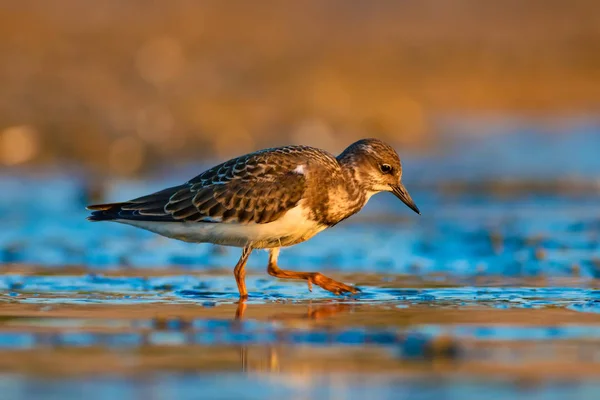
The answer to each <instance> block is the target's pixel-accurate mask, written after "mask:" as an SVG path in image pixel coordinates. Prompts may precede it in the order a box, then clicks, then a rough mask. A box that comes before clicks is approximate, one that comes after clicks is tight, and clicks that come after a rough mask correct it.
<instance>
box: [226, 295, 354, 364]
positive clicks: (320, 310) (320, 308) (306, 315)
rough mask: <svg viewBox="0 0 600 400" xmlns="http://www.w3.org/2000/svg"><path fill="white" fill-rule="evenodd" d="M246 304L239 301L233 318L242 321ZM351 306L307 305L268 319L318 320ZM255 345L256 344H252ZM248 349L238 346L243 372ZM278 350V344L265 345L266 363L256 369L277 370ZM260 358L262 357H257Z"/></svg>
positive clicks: (345, 310)
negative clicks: (298, 310)
mask: <svg viewBox="0 0 600 400" xmlns="http://www.w3.org/2000/svg"><path fill="white" fill-rule="evenodd" d="M247 307H248V305H247V303H246V302H245V301H240V302H239V303H238V306H237V309H236V311H235V320H236V321H242V320H243V319H244V314H245V312H246V309H247ZM352 308H353V307H352V306H351V305H349V304H342V303H337V302H333V303H327V304H317V305H312V304H309V305H308V309H307V311H306V312H295V313H292V312H280V313H277V314H273V315H272V316H270V317H268V318H267V319H268V320H269V321H299V320H319V319H324V318H328V317H332V316H334V315H336V314H339V313H343V312H349V311H350V310H352ZM252 347H256V345H254V346H252ZM248 350H249V346H248V345H244V346H241V347H240V361H241V370H242V371H243V372H249V371H250V370H249V368H248V361H249V356H248ZM279 350H280V345H273V344H269V345H267V346H266V353H267V354H266V357H265V358H266V361H267V362H266V363H265V364H266V365H264V367H263V368H261V367H260V366H258V368H256V369H261V370H266V371H268V372H278V371H279V369H280V368H279V367H280V364H279ZM257 358H262V357H260V356H259V357H257Z"/></svg>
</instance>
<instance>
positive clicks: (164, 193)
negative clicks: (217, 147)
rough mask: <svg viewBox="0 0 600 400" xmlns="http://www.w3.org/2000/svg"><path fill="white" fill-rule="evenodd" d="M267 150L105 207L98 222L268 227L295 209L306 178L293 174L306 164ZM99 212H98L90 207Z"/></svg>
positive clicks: (297, 155)
mask: <svg viewBox="0 0 600 400" xmlns="http://www.w3.org/2000/svg"><path fill="white" fill-rule="evenodd" d="M285 149H286V148H279V149H270V150H264V151H260V152H256V153H253V154H248V155H245V156H242V157H239V158H236V159H233V160H229V161H227V162H225V163H223V164H220V165H217V166H215V167H213V168H211V169H209V170H207V171H205V172H204V173H202V174H200V175H198V176H196V177H195V178H193V179H191V180H190V181H188V182H187V183H185V184H183V185H180V186H175V187H172V188H167V189H164V190H161V191H159V192H156V193H152V194H149V195H147V196H142V197H138V198H136V199H133V200H130V201H128V202H124V203H117V204H115V205H111V207H110V208H108V209H106V210H102V211H98V212H99V213H102V215H96V217H97V218H98V220H99V219H101V218H102V219H110V218H113V219H139V220H160V221H173V222H178V221H179V222H200V221H202V222H238V223H250V222H253V223H259V224H264V223H269V222H272V221H275V220H277V219H278V218H280V217H281V216H282V215H283V214H284V213H285V212H286V211H288V210H289V209H291V208H293V207H294V206H296V204H298V202H299V201H300V199H301V198H302V196H303V195H304V192H305V185H306V177H305V176H304V175H303V174H300V173H297V172H296V168H297V166H298V165H299V164H304V163H306V162H307V159H306V157H305V156H303V153H302V151H297V150H302V149H303V148H302V147H299V146H296V151H292V152H290V151H287V150H285ZM96 207H99V206H96Z"/></svg>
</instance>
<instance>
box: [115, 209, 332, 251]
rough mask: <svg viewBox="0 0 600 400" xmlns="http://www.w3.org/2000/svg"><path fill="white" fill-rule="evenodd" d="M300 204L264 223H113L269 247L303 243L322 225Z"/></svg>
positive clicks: (170, 235)
mask: <svg viewBox="0 0 600 400" xmlns="http://www.w3.org/2000/svg"><path fill="white" fill-rule="evenodd" d="M302 203H303V202H300V203H299V204H298V205H297V206H296V207H294V208H292V209H291V210H289V211H288V212H286V213H285V214H284V215H283V216H282V217H281V218H279V219H278V220H276V221H273V222H269V223H267V224H255V223H248V224H238V223H233V222H232V223H206V222H156V221H134V220H117V221H116V222H120V223H123V224H128V225H132V226H135V227H138V228H142V229H146V230H148V231H151V232H154V233H158V234H159V235H162V236H166V237H168V238H172V239H178V240H183V241H185V242H193V243H214V244H221V245H225V246H236V247H244V246H248V245H250V246H252V247H254V248H271V247H280V246H290V245H293V244H296V243H300V242H303V241H305V240H308V239H310V238H311V237H313V236H314V235H316V234H317V233H319V232H320V231H322V230H323V229H325V228H326V226H325V225H321V224H319V223H318V222H315V221H312V220H311V219H309V218H308V210H307V209H306V208H305V207H304V206H303V204H302Z"/></svg>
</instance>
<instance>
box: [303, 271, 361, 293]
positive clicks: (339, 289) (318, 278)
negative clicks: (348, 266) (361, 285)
mask: <svg viewBox="0 0 600 400" xmlns="http://www.w3.org/2000/svg"><path fill="white" fill-rule="evenodd" d="M307 281H308V290H310V291H311V292H312V285H313V283H314V284H315V285H317V286H320V287H322V288H323V289H325V290H328V291H330V292H331V293H333V294H337V295H342V294H346V293H352V294H354V293H358V292H360V290H359V289H357V288H355V287H352V286H348V285H346V284H345V283H342V282H338V281H336V280H333V279H331V278H329V277H328V276H325V275H323V274H322V273H320V272H313V273H311V274H310V276H309V278H308V279H307Z"/></svg>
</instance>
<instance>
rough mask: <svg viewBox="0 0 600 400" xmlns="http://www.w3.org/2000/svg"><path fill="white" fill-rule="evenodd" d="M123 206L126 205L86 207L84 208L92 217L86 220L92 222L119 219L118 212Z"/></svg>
mask: <svg viewBox="0 0 600 400" xmlns="http://www.w3.org/2000/svg"><path fill="white" fill-rule="evenodd" d="M125 204H127V203H107V204H94V205H91V206H87V207H86V208H87V209H88V210H90V211H92V215H90V216H89V217H87V220H88V221H93V222H97V221H113V220H115V219H117V218H119V212H120V211H121V210H122V209H123V206H124V205H125Z"/></svg>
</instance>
